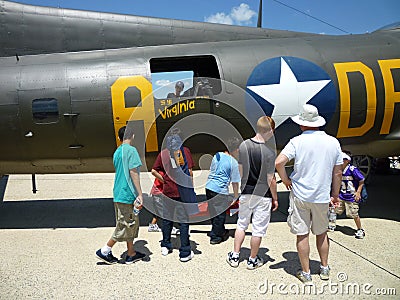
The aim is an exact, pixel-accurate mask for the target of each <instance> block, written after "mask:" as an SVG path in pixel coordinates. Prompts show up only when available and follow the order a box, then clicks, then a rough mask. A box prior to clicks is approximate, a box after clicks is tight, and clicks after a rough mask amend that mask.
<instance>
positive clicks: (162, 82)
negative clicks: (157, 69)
mask: <svg viewBox="0 0 400 300" xmlns="http://www.w3.org/2000/svg"><path fill="white" fill-rule="evenodd" d="M169 84H171V81H169V80H167V79H161V80H157V81H156V85H158V86H167V85H169Z"/></svg>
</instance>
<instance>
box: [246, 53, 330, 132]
mask: <svg viewBox="0 0 400 300" xmlns="http://www.w3.org/2000/svg"><path fill="white" fill-rule="evenodd" d="M330 81H331V80H315V81H304V82H299V81H297V78H296V76H294V74H293V71H292V69H290V67H289V66H288V64H287V63H286V61H285V60H284V59H283V58H281V78H280V80H279V83H278V84H269V85H254V86H248V88H249V89H250V90H252V91H253V92H255V93H256V94H258V95H259V96H261V97H262V98H263V99H264V100H265V101H267V102H269V103H271V104H272V105H274V110H273V112H272V116H271V117H272V118H273V119H274V121H275V124H276V127H278V126H279V125H281V124H282V123H283V122H285V121H286V120H287V119H288V118H289V117H291V116H294V115H297V114H298V113H299V111H300V108H301V107H302V106H303V105H304V104H306V103H307V102H308V101H310V100H311V99H312V98H313V97H314V96H315V95H316V94H317V93H318V92H319V91H321V90H322V89H323V88H324V87H325V86H326V85H327V84H328V83H329V82H330Z"/></svg>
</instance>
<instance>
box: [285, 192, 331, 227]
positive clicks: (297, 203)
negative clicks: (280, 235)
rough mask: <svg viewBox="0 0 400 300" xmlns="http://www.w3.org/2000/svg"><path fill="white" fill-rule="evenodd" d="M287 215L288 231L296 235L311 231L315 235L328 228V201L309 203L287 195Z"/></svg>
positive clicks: (291, 194)
mask: <svg viewBox="0 0 400 300" xmlns="http://www.w3.org/2000/svg"><path fill="white" fill-rule="evenodd" d="M289 201H290V206H289V210H288V212H289V216H288V218H287V223H288V225H289V227H290V232H292V233H294V234H296V235H306V234H308V233H309V232H310V227H311V231H312V233H313V234H315V235H320V234H323V233H324V232H326V231H327V229H328V209H329V203H311V202H306V201H302V200H300V199H298V198H296V197H294V196H293V192H290V195H289Z"/></svg>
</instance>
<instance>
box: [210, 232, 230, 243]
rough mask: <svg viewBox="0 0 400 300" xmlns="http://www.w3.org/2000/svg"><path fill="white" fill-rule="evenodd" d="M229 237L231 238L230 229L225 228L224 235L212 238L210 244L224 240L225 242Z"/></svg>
mask: <svg viewBox="0 0 400 300" xmlns="http://www.w3.org/2000/svg"><path fill="white" fill-rule="evenodd" d="M227 239H229V230H228V229H225V231H224V234H223V235H222V237H216V238H213V239H210V244H211V245H216V244H220V243H222V242H225V241H226V240H227Z"/></svg>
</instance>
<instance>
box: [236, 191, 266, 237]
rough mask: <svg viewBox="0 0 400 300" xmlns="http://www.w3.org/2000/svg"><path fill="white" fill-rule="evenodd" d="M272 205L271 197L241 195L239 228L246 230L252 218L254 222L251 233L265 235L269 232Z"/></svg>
mask: <svg viewBox="0 0 400 300" xmlns="http://www.w3.org/2000/svg"><path fill="white" fill-rule="evenodd" d="M271 207H272V199H271V198H266V197H261V196H256V195H241V196H240V199H239V215H238V220H237V228H239V229H241V230H243V231H246V230H247V228H248V227H249V224H250V220H251V222H252V224H253V226H252V227H253V230H252V232H251V235H252V236H257V237H263V236H264V235H265V234H266V233H267V228H268V225H269V221H270V219H271Z"/></svg>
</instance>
